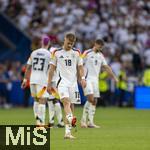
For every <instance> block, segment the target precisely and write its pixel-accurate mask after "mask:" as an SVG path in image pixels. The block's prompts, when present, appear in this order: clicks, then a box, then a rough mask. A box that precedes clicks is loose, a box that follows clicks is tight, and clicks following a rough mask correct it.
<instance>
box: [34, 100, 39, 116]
mask: <svg viewBox="0 0 150 150" xmlns="http://www.w3.org/2000/svg"><path fill="white" fill-rule="evenodd" d="M38 105H39V102H36V101H34V103H33V112H34V117H35V118H36V117H37V116H38Z"/></svg>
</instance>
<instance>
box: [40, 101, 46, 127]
mask: <svg viewBox="0 0 150 150" xmlns="http://www.w3.org/2000/svg"><path fill="white" fill-rule="evenodd" d="M45 110H46V106H45V104H39V105H38V118H39V119H40V120H41V121H42V122H41V125H44V124H45Z"/></svg>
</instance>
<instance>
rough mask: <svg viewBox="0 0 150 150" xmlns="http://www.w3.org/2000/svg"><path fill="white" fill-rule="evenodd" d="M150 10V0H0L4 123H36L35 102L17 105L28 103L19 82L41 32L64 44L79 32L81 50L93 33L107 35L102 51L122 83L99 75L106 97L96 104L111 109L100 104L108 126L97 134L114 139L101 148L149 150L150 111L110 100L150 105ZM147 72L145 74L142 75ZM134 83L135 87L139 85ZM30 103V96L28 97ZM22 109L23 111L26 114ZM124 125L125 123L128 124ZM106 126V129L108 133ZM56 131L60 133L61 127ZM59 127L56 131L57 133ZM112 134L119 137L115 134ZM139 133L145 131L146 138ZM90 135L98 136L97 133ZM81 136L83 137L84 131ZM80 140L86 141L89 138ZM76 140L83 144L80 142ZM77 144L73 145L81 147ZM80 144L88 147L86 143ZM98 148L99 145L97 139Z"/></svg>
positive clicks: (0, 87) (0, 90)
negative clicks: (68, 35) (24, 98)
mask: <svg viewBox="0 0 150 150" xmlns="http://www.w3.org/2000/svg"><path fill="white" fill-rule="evenodd" d="M149 13H150V2H149V1H148V0H118V1H117V0H83V1H76V0H55V1H54V0H43V1H40V0H1V1H0V107H1V108H0V109H1V110H0V112H1V113H0V114H3V115H1V116H0V117H1V123H2V124H11V123H12V124H17V123H22V124H28V123H29V124H32V123H33V119H32V117H31V114H32V111H31V108H26V109H23V108H22V109H20V108H19V109H18V108H17V107H14V106H24V105H25V106H26V104H24V101H23V91H22V90H21V88H20V83H21V80H22V74H21V70H22V67H23V66H24V64H25V62H26V61H27V58H28V56H29V55H30V53H31V51H32V50H34V49H36V48H38V47H39V46H40V39H41V36H42V35H43V34H48V35H49V37H50V38H51V40H52V42H53V46H54V47H55V46H56V47H57V46H60V45H61V44H62V42H63V37H64V34H65V33H66V32H68V31H73V32H75V33H76V35H77V42H76V45H75V47H78V48H79V49H80V50H81V51H82V52H83V51H84V50H86V49H88V48H90V47H91V46H92V43H93V40H94V39H95V38H97V37H100V38H103V39H104V41H105V43H106V45H105V48H104V50H103V54H104V56H105V58H106V60H107V62H108V64H109V65H110V66H111V67H112V69H113V71H114V72H115V74H116V75H117V76H118V77H119V79H120V82H119V83H121V84H119V85H118V86H116V85H115V84H114V83H113V81H111V80H110V79H106V76H107V75H106V74H105V73H104V74H102V75H101V76H100V78H101V80H102V83H103V86H102V87H103V88H102V89H101V90H102V91H101V93H102V95H103V97H102V100H101V103H99V104H98V105H100V106H106V107H109V109H105V108H101V109H98V111H97V116H96V118H97V120H99V118H98V115H100V114H103V113H104V116H101V115H100V116H101V120H100V123H102V124H105V125H106V128H104V130H102V131H101V132H97V131H96V130H93V132H94V133H93V135H95V136H99V135H98V134H101V137H102V138H103V137H104V139H105V138H106V140H107V139H108V141H107V142H108V143H109V144H110V147H109V146H108V145H107V144H108V143H107V142H106V143H105V140H104V139H103V140H102V141H101V142H100V144H101V146H102V147H101V148H102V149H103V148H104V149H107V148H108V149H109V148H112V147H114V149H115V150H117V149H120V148H121V149H126V148H128V149H130V148H131V149H139V148H140V150H141V149H143V150H148V149H149V148H150V145H149V142H148V138H150V137H149V135H150V129H149V124H150V122H149V121H148V120H149V119H148V118H149V111H140V112H138V111H136V110H134V109H132V108H131V109H121V110H120V109H117V108H116V107H115V108H112V107H110V106H117V107H118V106H119V107H127V106H130V107H136V108H150V96H149V95H150V89H149V86H150V79H149V78H150V73H149V72H150V70H149V67H150V15H149ZM145 72H147V74H146V75H145V76H144V73H145ZM124 76H126V77H125V80H123V78H124ZM103 81H104V82H103ZM122 82H123V86H122ZM124 85H125V86H124ZM136 87H137V90H135V89H136ZM122 91H123V95H122ZM136 98H137V99H136ZM104 99H105V100H104ZM84 101H85V99H84V97H82V103H84ZM135 102H136V103H135ZM31 103H32V99H31V98H30V104H31ZM11 107H14V108H11ZM2 108H11V109H8V110H5V109H2ZM13 112H14V114H13ZM10 113H12V116H13V117H12V118H11V116H10V117H9V114H10ZM18 113H21V114H22V116H20V115H18ZM25 114H26V116H25ZM110 114H111V115H110ZM80 115H81V108H79V110H78V111H77V116H80ZM2 116H3V117H2ZM27 116H28V117H27ZM114 116H115V117H114ZM138 116H139V118H138ZM140 117H141V120H140ZM22 118H24V119H22ZM111 118H113V119H114V120H115V119H116V118H117V120H120V122H119V123H118V124H115V123H114V120H113V119H111ZM19 119H20V120H19ZM14 120H18V121H14ZM106 120H107V121H106ZM108 120H109V121H108ZM132 120H134V123H133V122H132ZM135 120H136V121H135ZM98 122H99V121H98ZM115 125H118V126H117V127H118V128H119V129H118V130H115V129H114V128H115V127H116V126H115ZM140 125H141V126H140ZM123 127H126V128H125V130H124V128H123ZM131 129H135V132H132V131H131ZM140 129H141V130H140ZM122 130H124V133H125V132H126V134H127V135H128V138H131V139H134V136H135V139H136V140H135V139H134V140H135V141H134V140H133V141H134V144H133V143H132V142H127V141H124V139H123V137H124V133H122ZM105 131H106V132H107V133H108V134H107V135H106V132H105ZM109 131H111V133H110V132H109ZM55 132H56V133H57V134H61V133H62V131H60V130H57V131H55ZM55 132H52V135H53V136H54V137H55ZM59 132H60V133H59ZM90 132H91V131H89V130H88V131H87V133H86V134H85V131H81V135H85V137H86V136H88V134H90ZM114 134H116V135H117V137H114ZM131 134H132V136H131ZM139 135H141V136H142V137H143V140H141V139H140V137H139ZM109 136H110V137H111V138H110V137H109ZM92 137H93V138H94V136H92ZM80 138H81V139H82V136H81V137H80ZM113 138H114V139H115V140H116V141H114V140H113ZM56 139H57V138H54V141H53V143H54V145H57V142H56V141H57V140H56ZM58 140H59V144H60V145H63V143H61V142H62V141H61V138H60V137H59V138H58ZM109 140H110V141H111V142H110V141H109ZM117 140H120V142H123V143H124V142H127V143H128V144H129V145H130V144H132V146H131V147H126V146H125V147H123V146H122V145H121V144H123V143H121V144H118V142H117ZM144 140H145V141H144ZM82 142H83V143H88V142H87V141H82ZM98 142H99V141H98V139H97V140H95V142H94V141H93V143H98ZM113 142H114V143H113ZM140 142H141V147H138V146H137V145H138V144H137V143H140ZM67 144H68V143H67ZM78 144H79V145H81V143H80V142H79V143H78ZM78 144H77V145H78ZM117 144H118V145H117ZM77 145H76V146H75V148H78V149H79V147H77ZM69 146H70V145H69ZM92 146H93V148H95V145H94V144H93V145H91V146H89V147H91V148H92ZM107 146H108V147H107ZM81 147H82V149H84V147H83V146H81ZM59 148H60V147H59ZM65 148H66V147H65ZM86 149H87V148H86ZM97 149H99V148H98V145H97Z"/></svg>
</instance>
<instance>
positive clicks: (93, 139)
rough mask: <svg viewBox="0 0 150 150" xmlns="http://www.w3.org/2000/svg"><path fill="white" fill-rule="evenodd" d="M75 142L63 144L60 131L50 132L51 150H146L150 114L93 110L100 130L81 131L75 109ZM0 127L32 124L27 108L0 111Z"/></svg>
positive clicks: (149, 141) (78, 112) (148, 147)
mask: <svg viewBox="0 0 150 150" xmlns="http://www.w3.org/2000/svg"><path fill="white" fill-rule="evenodd" d="M75 112H76V116H77V119H78V124H77V126H78V127H77V132H75V131H74V129H73V135H75V136H76V137H77V139H75V140H64V139H63V136H64V129H56V128H54V129H51V150H150V110H135V109H133V108H122V109H119V108H97V110H96V116H95V122H96V123H97V124H98V125H101V128H100V129H81V128H80V126H79V124H80V121H79V120H80V117H81V114H82V108H81V107H80V108H76V110H75ZM0 124H3V125H6V124H34V118H33V112H32V109H31V108H28V109H23V108H13V109H9V110H4V109H0Z"/></svg>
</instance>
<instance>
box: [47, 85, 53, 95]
mask: <svg viewBox="0 0 150 150" xmlns="http://www.w3.org/2000/svg"><path fill="white" fill-rule="evenodd" d="M51 91H52V87H51V85H50V84H48V85H47V92H48V93H49V94H51Z"/></svg>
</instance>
